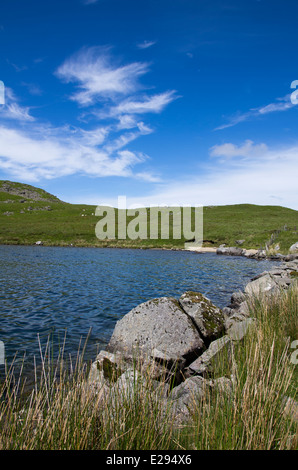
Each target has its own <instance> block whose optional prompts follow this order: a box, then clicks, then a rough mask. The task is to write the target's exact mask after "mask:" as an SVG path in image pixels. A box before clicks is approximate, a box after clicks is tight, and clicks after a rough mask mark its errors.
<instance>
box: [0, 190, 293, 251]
mask: <svg viewBox="0 0 298 470" xmlns="http://www.w3.org/2000/svg"><path fill="white" fill-rule="evenodd" d="M2 183H3V182H1V181H0V227H1V229H0V244H16V245H18V244H25V245H31V244H34V243H35V242H36V241H38V240H41V241H42V242H43V244H44V245H48V246H69V245H70V244H72V245H74V246H110V247H119V248H121V247H133V248H140V247H142V248H169V249H170V248H179V249H181V248H183V247H184V242H185V240H184V239H181V240H175V239H173V237H172V236H171V230H170V239H169V240H163V239H160V238H159V239H158V240H152V239H149V238H148V239H147V240H129V239H127V240H117V239H116V240H98V239H97V238H96V235H95V226H96V223H97V222H98V221H99V220H100V218H99V217H96V216H95V215H94V214H95V209H96V206H88V205H83V204H68V203H64V202H61V201H59V200H58V199H57V198H55V196H51V195H49V194H48V193H45V192H43V190H41V189H39V188H33V187H30V186H29V185H22V184H21V183H15V184H16V185H17V190H20V191H21V190H22V188H23V189H24V188H25V189H28V188H33V189H32V191H36V192H37V193H38V195H39V196H40V197H43V198H45V200H42V201H36V200H30V199H26V200H25V202H20V201H21V200H24V197H23V196H21V195H16V194H11V193H7V192H3V191H2V192H1V184H2ZM51 198H52V199H51ZM6 201H10V202H6ZM46 207H50V208H51V210H42V209H44V208H46ZM29 208H32V209H33V210H31V211H30V210H28V209H29ZM21 211H22V212H23V213H21ZM5 213H11V215H5ZM131 219H132V218H128V219H127V220H128V223H129V221H130V220H131ZM171 220H172V219H171V218H170V224H171ZM148 227H149V218H148ZM116 236H117V224H116ZM239 239H244V240H245V242H244V244H243V245H241V246H242V247H243V248H247V249H249V248H253V249H259V248H261V247H262V248H264V247H265V245H266V243H268V242H269V241H270V240H271V241H272V239H273V244H272V245H271V246H272V247H274V246H275V245H276V244H277V243H279V245H280V251H281V252H282V253H287V252H288V249H289V247H290V246H291V245H292V244H293V243H295V242H296V241H297V239H298V212H297V211H295V210H292V209H287V208H284V207H279V206H257V205H251V204H239V205H231V206H208V207H204V246H214V247H218V246H219V245H220V244H223V243H225V244H226V245H228V246H235V245H236V240H239Z"/></svg>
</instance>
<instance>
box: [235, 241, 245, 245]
mask: <svg viewBox="0 0 298 470" xmlns="http://www.w3.org/2000/svg"><path fill="white" fill-rule="evenodd" d="M244 242H245V240H236V243H237V245H243V243H244Z"/></svg>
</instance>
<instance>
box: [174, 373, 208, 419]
mask: <svg viewBox="0 0 298 470" xmlns="http://www.w3.org/2000/svg"><path fill="white" fill-rule="evenodd" d="M209 390H210V382H209V381H208V380H206V379H204V378H202V377H199V376H194V377H189V378H188V379H186V380H185V381H184V382H182V383H181V384H180V385H178V386H177V387H175V388H174V389H173V390H172V392H171V393H170V395H169V400H170V401H171V402H172V403H171V405H172V406H171V408H172V412H174V414H175V422H176V423H177V424H180V423H184V422H186V421H188V420H189V418H190V417H191V412H192V410H194V409H195V408H196V406H197V405H198V403H199V402H200V401H201V400H203V399H204V397H205V396H206V394H207V393H208V391H209Z"/></svg>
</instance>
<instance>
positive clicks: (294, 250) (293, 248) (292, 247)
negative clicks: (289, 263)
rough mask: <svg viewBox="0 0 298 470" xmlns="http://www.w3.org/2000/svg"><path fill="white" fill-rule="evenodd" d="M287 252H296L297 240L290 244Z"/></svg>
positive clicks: (297, 247)
mask: <svg viewBox="0 0 298 470" xmlns="http://www.w3.org/2000/svg"><path fill="white" fill-rule="evenodd" d="M289 252H290V253H296V252H298V242H296V243H294V244H293V245H292V246H290V249H289Z"/></svg>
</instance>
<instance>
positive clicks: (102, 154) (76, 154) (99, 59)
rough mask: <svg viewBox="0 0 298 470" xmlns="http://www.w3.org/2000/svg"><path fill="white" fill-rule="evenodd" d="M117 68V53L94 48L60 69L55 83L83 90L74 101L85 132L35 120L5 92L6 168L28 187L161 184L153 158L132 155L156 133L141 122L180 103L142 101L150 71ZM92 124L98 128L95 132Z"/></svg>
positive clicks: (0, 161) (2, 134) (1, 119)
mask: <svg viewBox="0 0 298 470" xmlns="http://www.w3.org/2000/svg"><path fill="white" fill-rule="evenodd" d="M116 62H117V61H116V59H114V58H113V57H112V56H111V48H108V47H104V48H99V47H91V48H84V49H81V50H80V51H79V52H78V53H77V54H74V55H73V56H72V57H70V58H69V59H67V60H65V62H64V63H63V64H62V65H61V66H60V67H59V68H58V69H57V71H56V76H57V77H59V78H60V79H61V80H63V81H64V82H66V83H69V84H70V86H71V88H72V90H73V87H76V88H78V90H77V89H76V90H75V92H74V93H72V94H71V95H70V97H69V98H70V99H71V100H74V101H75V102H76V103H77V104H78V107H79V108H78V113H79V109H80V107H81V106H84V108H85V109H84V115H83V117H85V118H86V119H85V121H83V119H81V122H80V126H79V127H76V126H70V125H66V126H63V127H54V126H52V125H51V124H45V123H43V122H41V121H40V120H38V119H34V117H33V116H32V115H31V114H30V111H31V110H30V108H26V107H21V105H20V104H19V103H18V100H17V99H16V97H15V95H14V93H13V91H12V90H10V89H7V96H8V101H7V105H6V106H5V107H3V110H2V111H1V113H0V168H2V169H3V170H4V171H5V172H7V173H10V174H12V175H13V176H15V177H17V178H19V179H21V180H22V181H38V180H39V179H42V178H47V179H50V178H57V177H61V176H66V175H73V174H82V175H88V176H93V177H107V176H119V177H129V178H137V179H141V180H144V181H147V182H157V181H160V177H159V176H158V175H156V174H154V173H153V172H152V171H149V170H148V168H146V162H147V160H148V159H149V157H148V156H147V155H144V154H143V153H142V152H137V151H131V150H130V149H129V148H128V147H129V144H130V143H131V142H133V141H135V140H136V139H138V138H139V137H141V136H145V135H148V134H151V133H152V132H153V129H152V128H151V126H149V125H148V124H147V123H145V122H144V120H143V119H142V118H141V115H142V114H147V113H160V112H161V111H162V110H163V109H164V108H165V107H166V106H167V105H168V104H169V103H171V102H172V101H173V100H174V99H175V98H176V96H175V92H174V91H167V92H165V93H158V94H157V93H155V94H154V95H152V96H148V95H144V94H141V95H140V89H142V86H141V85H140V83H139V78H140V77H141V76H142V75H144V74H145V73H147V72H148V70H149V66H148V64H147V63H143V62H133V63H128V64H124V65H123V64H119V63H118V62H117V63H116ZM24 85H25V84H24ZM29 92H30V89H29ZM31 92H32V90H31ZM90 116H91V119H93V121H94V120H96V121H97V122H96V125H93V126H91V124H90ZM8 119H9V120H10V121H11V122H13V121H12V120H14V122H13V123H9V121H8ZM78 120H80V119H79V116H78ZM98 121H101V123H103V124H102V125H100V124H98ZM82 122H84V124H83V125H82ZM141 166H142V167H141ZM135 167H137V169H136V168H135Z"/></svg>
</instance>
